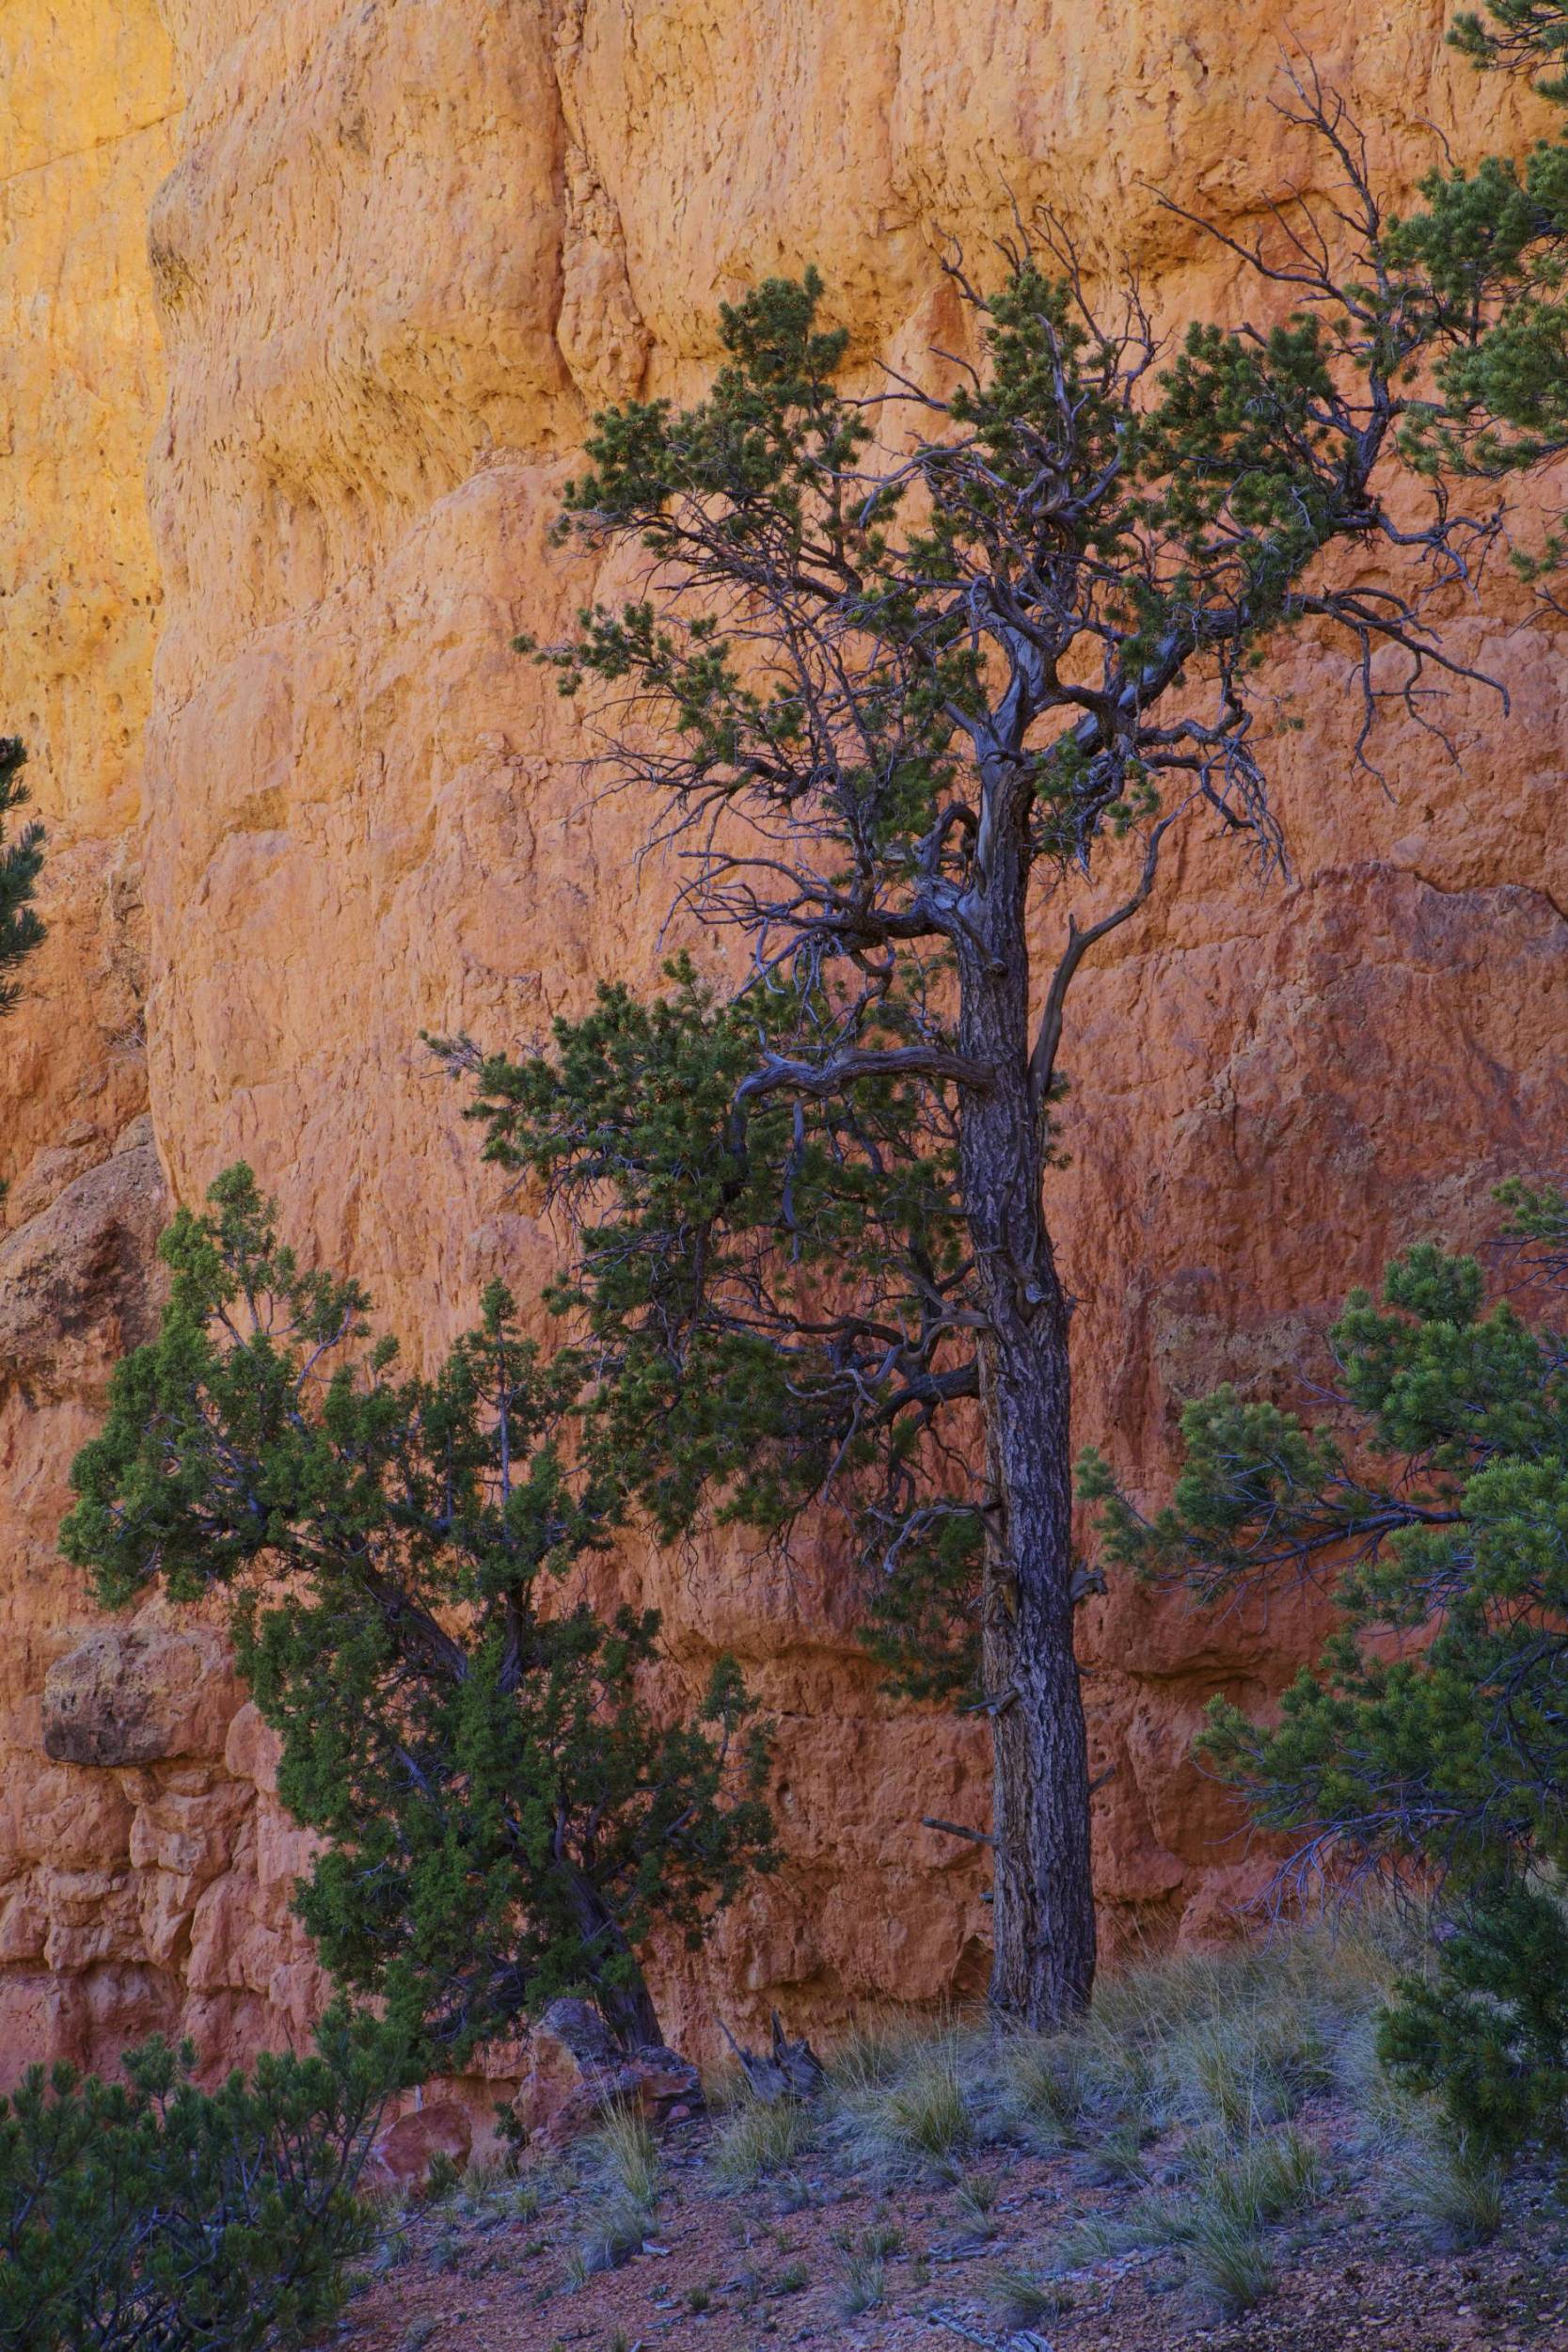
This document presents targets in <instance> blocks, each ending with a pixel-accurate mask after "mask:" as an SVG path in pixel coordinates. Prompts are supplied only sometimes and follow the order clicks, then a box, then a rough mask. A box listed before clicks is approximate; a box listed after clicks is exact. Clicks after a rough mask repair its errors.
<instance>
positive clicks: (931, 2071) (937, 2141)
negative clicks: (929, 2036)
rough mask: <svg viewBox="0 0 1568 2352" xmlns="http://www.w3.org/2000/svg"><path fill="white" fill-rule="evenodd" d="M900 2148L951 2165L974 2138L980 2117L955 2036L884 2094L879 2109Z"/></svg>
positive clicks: (878, 2117)
mask: <svg viewBox="0 0 1568 2352" xmlns="http://www.w3.org/2000/svg"><path fill="white" fill-rule="evenodd" d="M874 2121H875V2122H876V2124H877V2125H878V2127H879V2136H880V2137H882V2138H883V2139H884V2140H885V2141H886V2142H887V2143H888V2145H889V2146H890V2147H892V2148H894V2149H895V2150H896V2151H897V2152H898V2153H903V2154H908V2155H914V2156H921V2157H924V2158H925V2159H926V2160H927V2162H928V2163H932V2164H936V2165H939V2166H947V2165H950V2164H951V2163H952V2162H953V2160H954V2159H955V2158H956V2157H958V2156H960V2155H962V2154H963V2153H965V2152H966V2151H967V2150H968V2149H969V2148H971V2147H972V2146H973V2145H974V2116H973V2114H972V2113H971V2111H970V2106H969V2102H968V2100H967V2099H966V2097H965V2095H964V2088H963V2084H962V2083H961V2081H960V2080H959V2077H958V2058H957V2053H956V2051H955V2049H954V2047H953V2044H952V2042H951V2041H946V2042H939V2043H937V2044H936V2045H935V2046H934V2047H933V2048H931V2049H930V2050H929V2051H927V2053H926V2054H925V2055H924V2056H923V2057H922V2058H919V2059H918V2060H917V2061H916V2062H915V2064H914V2065H913V2066H911V2068H910V2069H909V2070H908V2072H907V2073H906V2074H903V2075H901V2076H900V2077H899V2079H898V2080H897V2081H895V2083H893V2084H892V2086H891V2087H890V2088H889V2089H888V2090H886V2091H885V2092H884V2093H883V2095H882V2097H881V2099H880V2100H879V2102H878V2103H877V2107H876V2110H875V2114H874Z"/></svg>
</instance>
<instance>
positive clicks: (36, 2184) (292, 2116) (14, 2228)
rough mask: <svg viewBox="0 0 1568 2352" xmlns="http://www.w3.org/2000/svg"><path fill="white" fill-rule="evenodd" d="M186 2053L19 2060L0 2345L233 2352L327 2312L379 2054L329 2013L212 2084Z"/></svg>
mask: <svg viewBox="0 0 1568 2352" xmlns="http://www.w3.org/2000/svg"><path fill="white" fill-rule="evenodd" d="M193 2055H194V2054H193V2053H192V2052H191V2050H190V2049H189V2047H188V2046H187V2047H185V2048H184V2049H182V2050H179V2051H176V2050H174V2049H171V2048H170V2047H169V2045H168V2044H167V2043H166V2042H148V2043H147V2044H146V2045H145V2046H144V2047H143V2048H142V2049H140V2050H136V2051H133V2052H131V2053H130V2054H129V2055H128V2056H127V2058H126V2060H125V2075H124V2079H123V2081H119V2082H108V2081H104V2080H103V2079H101V2078H100V2077H99V2076H97V2075H90V2074H89V2075H87V2076H83V2075H81V2074H77V2073H76V2072H75V2070H74V2069H72V2068H71V2067H69V2066H63V2065H62V2066H56V2067H55V2068H54V2069H53V2071H52V2072H47V2071H46V2070H45V2069H44V2068H43V2067H41V2066H35V2067H33V2068H31V2069H30V2070H29V2072H28V2073H27V2074H26V2075H25V2076H24V2079H23V2081H22V2083H21V2084H20V2085H19V2087H18V2088H17V2089H16V2090H14V2091H13V2092H12V2094H11V2096H10V2097H9V2099H0V2344H7V2345H17V2346H24V2347H25V2352H248V2348H249V2347H251V2346H257V2345H260V2344H262V2343H264V2342H269V2341H275V2340H288V2339H291V2338H293V2337H297V2336H299V2335H301V2334H303V2333H305V2332H307V2331H309V2330H313V2329H315V2328H320V2327H322V2326H323V2325H324V2324H325V2322H326V2321H328V2320H330V2319H331V2318H332V2317H333V2315H334V2314H335V2312H337V2310H338V2308H339V2305H340V2302H341V2296H342V2292H343V2283H344V2280H343V2274H344V2265H346V2264H347V2263H348V2262H349V2261H351V2260H352V2259H353V2258H354V2257H355V2256H356V2255H357V2254H360V2253H362V2252H363V2251H364V2250H365V2249H366V2248H367V2247H368V2246H369V2244H370V2243H371V2241H372V2238H373V2236H374V2233H375V2218H374V2214H373V2212H372V2208H371V2207H370V2206H369V2205H368V2204H367V2203H365V2202H364V2201H362V2199H361V2198H360V2197H359V2195H358V2194H357V2189H358V2185H359V2181H360V2176H361V2174H362V2172H363V2169H364V2166H365V2161H366V2158H367V2157H368V2155H369V2153H370V2149H371V2143H372V2137H373V2136H374V2133H375V2130H376V2126H377V2124H378V2122H379V2120H380V2117H381V2113H382V2110H383V2107H384V2105H385V2102H386V2099H387V2096H388V2091H389V2090H390V2088H391V2087H392V2085H393V2082H394V2080H395V2076H396V2069H395V2066H394V2064H393V2062H392V2059H391V2056H390V2054H389V2052H388V2048H387V2045H386V2044H385V2042H383V2041H381V2040H380V2039H379V2038H378V2036H377V2035H376V2034H375V2033H374V2032H372V2030H371V2029H369V2028H366V2027H363V2026H351V2025H350V2023H349V2022H348V2020H347V2019H346V2018H345V2017H344V2016H343V2015H342V2014H341V2012H335V2013H334V2014H332V2015H331V2016H330V2017H329V2018H328V2019H327V2021H326V2023H325V2025H324V2026H323V2028H322V2031H321V2033H320V2034H319V2036H318V2046H317V2049H316V2051H315V2053H314V2054H313V2055H311V2056H309V2057H308V2058H295V2057H263V2058H259V2059H258V2060H257V2064H256V2068H255V2072H254V2073H253V2074H251V2075H250V2076H249V2078H248V2079H247V2078H246V2077H245V2075H243V2074H231V2075H230V2078H229V2080H228V2081H227V2082H226V2083H224V2084H223V2085H222V2087H221V2088H220V2089H219V2090H216V2091H213V2092H207V2091H203V2090H198V2088H197V2086H196V2084H195V2083H194V2082H193V2081H192V2079H191V2066H192V2061H193Z"/></svg>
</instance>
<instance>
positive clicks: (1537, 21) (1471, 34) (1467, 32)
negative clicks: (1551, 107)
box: [1449, 0, 1568, 103]
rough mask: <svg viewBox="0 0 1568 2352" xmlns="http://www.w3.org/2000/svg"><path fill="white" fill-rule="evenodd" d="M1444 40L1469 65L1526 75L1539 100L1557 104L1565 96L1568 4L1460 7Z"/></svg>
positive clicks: (1525, 1)
mask: <svg viewBox="0 0 1568 2352" xmlns="http://www.w3.org/2000/svg"><path fill="white" fill-rule="evenodd" d="M1488 20H1490V21H1488ZM1449 40H1450V41H1452V43H1453V45H1454V47H1455V48H1456V49H1457V50H1459V51H1461V52H1462V53H1463V55H1464V56H1467V57H1468V58H1469V59H1470V60H1471V62H1472V63H1473V64H1475V65H1480V66H1488V67H1493V68H1500V69H1501V70H1502V71H1504V72H1517V73H1527V74H1528V75H1529V77H1530V79H1531V80H1532V81H1533V83H1534V85H1535V87H1536V88H1537V89H1538V90H1539V91H1540V92H1541V95H1542V96H1543V97H1544V98H1551V99H1555V100H1556V101H1557V102H1558V103H1562V102H1563V101H1564V100H1565V99H1568V75H1565V74H1564V72H1563V66H1564V61H1565V59H1568V8H1564V7H1563V5H1562V0H1487V10H1486V16H1484V17H1482V16H1481V15H1478V14H1477V12H1476V11H1475V10H1474V9H1471V8H1467V9H1465V11H1464V12H1463V13H1462V14H1461V15H1460V16H1459V17H1457V18H1456V19H1455V22H1454V26H1453V30H1452V31H1451V32H1450V33H1449Z"/></svg>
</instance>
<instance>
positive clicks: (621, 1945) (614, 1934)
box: [567, 1864, 664, 2050]
mask: <svg viewBox="0 0 1568 2352" xmlns="http://www.w3.org/2000/svg"><path fill="white" fill-rule="evenodd" d="M567 1867H568V1869H569V1870H570V1872H571V1889H572V1909H573V1912H574V1913H575V1915H576V1917H577V1924H578V1933H579V1934H580V1936H581V1937H582V1945H583V1953H584V1959H585V1964H586V1967H587V1971H588V1975H589V1979H590V1981H591V1982H592V1984H593V1987H594V2002H595V2004H596V2006H597V2008H598V2010H599V2012H600V2014H601V2015H602V2017H603V2018H604V2021H605V2024H606V2025H607V2026H609V2027H610V2032H611V2033H612V2034H613V2035H614V2036H615V2039H616V2041H617V2042H619V2043H620V2045H621V2047H622V2049H623V2050H649V2049H656V2048H658V2047H659V2046H661V2045H662V2043H663V2040H664V2037H663V2035H662V2033H661V2032H660V2031H659V2024H658V2012H657V2010H656V2009H655V2008H654V2004H653V1996H652V1994H650V1993H649V1991H648V1986H647V1981H646V1979H644V1977H643V1974H642V1971H641V1968H640V1967H639V1966H638V1964H637V1962H636V1961H635V1959H634V1958H633V1957H632V1951H631V1947H630V1945H629V1944H628V1943H627V1942H626V1937H625V1935H624V1934H623V1933H622V1931H621V1925H620V1922H619V1920H618V1919H617V1918H616V1916H615V1915H614V1913H613V1912H612V1911H611V1910H610V1905H609V1904H608V1903H607V1902H606V1900H605V1899H604V1897H603V1895H602V1894H601V1893H600V1892H599V1890H598V1888H597V1887H596V1886H595V1885H594V1883H593V1881H592V1880H591V1879H590V1878H588V1877H587V1876H586V1874H585V1873H584V1872H583V1871H581V1870H579V1869H578V1868H577V1867H575V1865H572V1864H568V1865H567ZM612 1959H613V1960H614V1961H615V1962H616V1963H618V1965H617V1968H616V1974H615V1978H614V1979H607V1977H606V1975H605V1968H606V1963H608V1962H610V1960H612Z"/></svg>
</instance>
